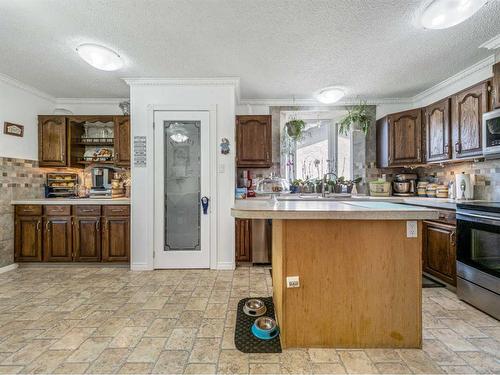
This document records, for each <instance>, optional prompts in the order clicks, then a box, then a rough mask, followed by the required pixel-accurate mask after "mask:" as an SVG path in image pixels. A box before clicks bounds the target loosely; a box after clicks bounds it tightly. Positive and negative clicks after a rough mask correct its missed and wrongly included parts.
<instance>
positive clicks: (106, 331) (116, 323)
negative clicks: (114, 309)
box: [92, 317, 132, 337]
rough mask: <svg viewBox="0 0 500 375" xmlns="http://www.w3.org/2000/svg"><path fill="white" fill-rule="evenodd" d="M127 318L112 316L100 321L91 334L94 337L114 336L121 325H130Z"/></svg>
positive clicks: (130, 322)
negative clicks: (102, 321)
mask: <svg viewBox="0 0 500 375" xmlns="http://www.w3.org/2000/svg"><path fill="white" fill-rule="evenodd" d="M131 324H132V321H131V320H130V319H129V318H124V317H113V318H110V319H108V320H106V321H105V322H104V323H102V324H101V325H100V326H99V327H98V328H97V329H96V330H95V332H94V333H93V334H92V336H95V337H115V336H116V335H117V334H118V332H120V330H121V329H122V328H123V327H126V326H128V325H131Z"/></svg>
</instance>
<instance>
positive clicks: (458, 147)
mask: <svg viewBox="0 0 500 375" xmlns="http://www.w3.org/2000/svg"><path fill="white" fill-rule="evenodd" d="M460 145H461V143H460V142H455V152H457V153H460V150H461V148H462V147H460Z"/></svg>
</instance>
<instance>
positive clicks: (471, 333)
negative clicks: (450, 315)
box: [440, 319, 488, 338]
mask: <svg viewBox="0 0 500 375" xmlns="http://www.w3.org/2000/svg"><path fill="white" fill-rule="evenodd" d="M440 320H441V321H442V322H443V324H444V325H446V326H447V327H448V328H451V329H452V330H453V331H455V332H456V333H458V334H459V335H460V336H462V337H465V338H481V337H483V338H484V337H488V335H486V334H485V333H483V332H481V331H480V330H479V329H478V328H476V327H474V326H473V325H471V324H469V323H466V322H464V321H463V320H462V319H440Z"/></svg>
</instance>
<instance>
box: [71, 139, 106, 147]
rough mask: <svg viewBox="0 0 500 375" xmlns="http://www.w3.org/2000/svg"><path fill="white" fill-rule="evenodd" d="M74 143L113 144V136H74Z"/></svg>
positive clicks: (84, 144)
mask: <svg viewBox="0 0 500 375" xmlns="http://www.w3.org/2000/svg"><path fill="white" fill-rule="evenodd" d="M73 144H74V145H79V146H113V145H114V144H115V139H114V138H74V139H73Z"/></svg>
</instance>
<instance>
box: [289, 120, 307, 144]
mask: <svg viewBox="0 0 500 375" xmlns="http://www.w3.org/2000/svg"><path fill="white" fill-rule="evenodd" d="M285 127H286V133H287V134H288V136H289V137H290V138H292V139H294V140H300V139H302V136H303V135H302V132H303V131H304V129H305V127H306V123H305V122H304V120H297V119H295V120H290V121H288V122H287V123H286V124H285Z"/></svg>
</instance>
